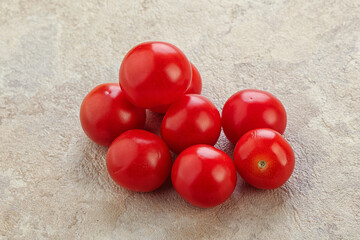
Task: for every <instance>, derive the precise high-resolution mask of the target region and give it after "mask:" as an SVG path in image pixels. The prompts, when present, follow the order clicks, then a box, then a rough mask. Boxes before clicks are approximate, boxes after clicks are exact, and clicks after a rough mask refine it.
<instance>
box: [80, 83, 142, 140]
mask: <svg viewBox="0 0 360 240" xmlns="http://www.w3.org/2000/svg"><path fill="white" fill-rule="evenodd" d="M145 119H146V112H145V109H142V108H138V107H136V106H134V105H132V104H131V103H129V102H128V101H127V99H126V98H125V96H124V93H123V92H122V91H121V89H120V87H119V84H117V83H105V84H101V85H99V86H97V87H95V88H94V89H93V90H91V92H89V94H88V95H87V96H86V97H85V98H84V100H83V102H82V104H81V107H80V121H81V126H82V128H83V130H84V132H85V133H86V135H87V136H88V137H89V138H90V139H91V140H93V141H94V142H96V143H98V144H101V145H105V146H109V145H110V144H111V142H112V141H113V140H114V139H115V138H116V137H118V136H119V135H120V134H121V133H123V132H125V131H127V130H129V129H133V128H143V127H144V124H145Z"/></svg>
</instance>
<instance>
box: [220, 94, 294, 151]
mask: <svg viewBox="0 0 360 240" xmlns="http://www.w3.org/2000/svg"><path fill="white" fill-rule="evenodd" d="M286 122H287V117H286V111H285V108H284V106H283V105H282V103H281V102H280V101H279V99H277V98H276V97H275V96H274V95H272V94H271V93H269V92H265V91H261V90H255V89H246V90H242V91H239V92H237V93H235V94H234V95H232V96H231V97H230V98H229V99H228V100H227V102H226V103H225V105H224V108H223V111H222V126H223V129H224V133H225V135H226V137H227V138H228V139H229V140H230V141H231V142H232V143H233V144H236V142H237V141H238V140H239V138H240V137H241V136H242V135H244V134H245V133H246V132H248V131H250V130H252V129H256V128H271V129H274V130H275V131H278V132H279V133H280V134H283V133H284V131H285V128H286Z"/></svg>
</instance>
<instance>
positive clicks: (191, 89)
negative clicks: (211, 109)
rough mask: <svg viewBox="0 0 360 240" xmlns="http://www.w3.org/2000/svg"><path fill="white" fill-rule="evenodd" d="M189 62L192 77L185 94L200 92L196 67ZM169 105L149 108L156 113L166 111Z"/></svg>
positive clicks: (200, 84) (199, 81)
mask: <svg viewBox="0 0 360 240" xmlns="http://www.w3.org/2000/svg"><path fill="white" fill-rule="evenodd" d="M190 64H191V70H192V78H191V83H190V86H189V88H188V89H187V90H186V92H185V94H200V93H201V89H202V81H201V76H200V73H199V71H198V70H197V69H196V67H195V66H194V64H192V63H190ZM169 107H170V105H163V106H158V107H154V108H151V111H154V112H157V113H166V111H167V110H168V109H169Z"/></svg>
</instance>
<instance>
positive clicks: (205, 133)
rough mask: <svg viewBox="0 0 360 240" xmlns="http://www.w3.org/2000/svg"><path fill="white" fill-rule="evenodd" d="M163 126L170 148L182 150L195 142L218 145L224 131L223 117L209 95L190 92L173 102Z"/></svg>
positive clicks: (164, 135)
mask: <svg viewBox="0 0 360 240" xmlns="http://www.w3.org/2000/svg"><path fill="white" fill-rule="evenodd" d="M160 130H161V136H162V138H163V139H164V141H165V142H166V143H167V145H168V146H169V148H170V149H171V150H172V151H174V152H175V153H180V152H181V151H182V150H184V149H185V148H188V147H190V146H192V145H195V144H201V143H203V144H209V145H214V144H215V143H216V141H217V139H218V138H219V135H220V131H221V118H220V114H219V111H218V110H217V109H216V107H215V106H214V104H212V103H211V102H210V101H209V100H208V99H207V98H206V97H204V96H201V95H197V94H187V95H184V96H183V97H182V98H180V99H179V100H178V101H176V102H175V103H173V104H172V105H171V106H170V108H169V110H168V111H167V112H166V114H165V117H164V119H163V121H162V123H161V129H160Z"/></svg>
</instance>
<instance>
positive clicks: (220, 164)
mask: <svg viewBox="0 0 360 240" xmlns="http://www.w3.org/2000/svg"><path fill="white" fill-rule="evenodd" d="M171 180H172V184H173V186H174V188H175V190H176V191H177V192H178V193H179V194H180V196H181V197H182V198H184V199H185V200H186V201H188V202H189V203H191V204H193V205H195V206H198V207H203V208H207V207H214V206H216V205H219V204H221V203H223V202H225V201H226V200H227V199H228V198H229V197H230V195H231V194H232V192H233V191H234V189H235V186H236V170H235V166H234V163H233V162H232V160H231V158H230V157H229V156H228V155H227V154H226V153H224V152H223V151H221V150H219V149H216V148H214V147H212V146H209V145H204V144H199V145H195V146H192V147H189V148H187V149H186V150H184V151H183V152H182V153H181V154H180V155H179V156H178V157H177V158H176V160H175V162H174V165H173V168H172V170H171Z"/></svg>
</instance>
